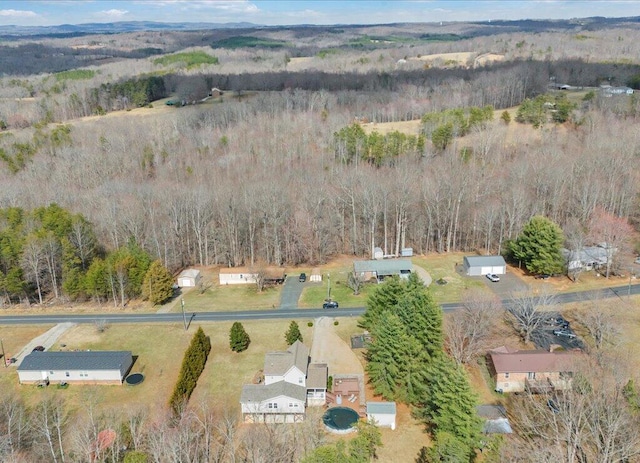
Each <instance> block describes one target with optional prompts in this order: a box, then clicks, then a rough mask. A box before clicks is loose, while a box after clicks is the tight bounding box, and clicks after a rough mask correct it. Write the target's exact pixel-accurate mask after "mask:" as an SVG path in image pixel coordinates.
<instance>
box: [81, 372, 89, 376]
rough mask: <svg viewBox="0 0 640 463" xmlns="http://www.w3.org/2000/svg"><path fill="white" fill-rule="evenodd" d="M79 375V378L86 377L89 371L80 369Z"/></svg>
mask: <svg viewBox="0 0 640 463" xmlns="http://www.w3.org/2000/svg"><path fill="white" fill-rule="evenodd" d="M80 377H81V378H88V377H89V372H87V371H81V372H80Z"/></svg>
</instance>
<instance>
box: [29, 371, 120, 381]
mask: <svg viewBox="0 0 640 463" xmlns="http://www.w3.org/2000/svg"><path fill="white" fill-rule="evenodd" d="M67 373H68V375H69V376H67ZM18 377H19V378H20V382H21V383H23V382H34V381H40V380H42V379H43V378H48V379H49V381H50V382H52V383H59V382H61V381H66V382H68V383H73V382H89V383H91V382H101V381H104V382H122V375H121V373H120V370H94V371H91V370H87V371H77V370H69V371H64V370H49V371H18Z"/></svg>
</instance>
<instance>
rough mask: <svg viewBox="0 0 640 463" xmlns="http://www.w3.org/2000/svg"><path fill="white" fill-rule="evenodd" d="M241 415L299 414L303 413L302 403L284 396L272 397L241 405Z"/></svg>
mask: <svg viewBox="0 0 640 463" xmlns="http://www.w3.org/2000/svg"><path fill="white" fill-rule="evenodd" d="M269 404H271V407H269ZM274 405H276V406H274ZM242 413H245V414H247V413H248V414H251V413H267V414H290V413H291V414H300V413H304V402H302V401H300V400H297V399H293V398H291V397H286V396H279V397H273V398H271V399H268V400H265V401H263V402H260V403H249V404H246V403H243V404H242Z"/></svg>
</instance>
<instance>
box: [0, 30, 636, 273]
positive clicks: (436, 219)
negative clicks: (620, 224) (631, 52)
mask: <svg viewBox="0 0 640 463" xmlns="http://www.w3.org/2000/svg"><path fill="white" fill-rule="evenodd" d="M281 32H282V31H281ZM225 33H226V34H230V32H228V31H227V32H225ZM323 33H326V31H324V32H323ZM349 33H351V34H353V31H352V30H349ZM150 34H158V33H157V32H154V33H150ZM180 34H182V33H180ZM561 34H563V32H550V33H548V35H546V36H545V35H544V34H541V35H540V36H526V37H524V39H521V40H519V41H515V40H514V39H513V38H512V37H511V36H510V35H508V34H506V35H504V36H501V35H498V36H489V37H480V38H478V37H476V38H471V39H466V40H456V41H453V42H451V41H450V42H446V43H445V45H446V46H447V47H449V49H450V50H461V49H465V48H466V49H470V48H473V47H474V46H477V45H478V44H482V43H485V42H478V41H479V40H489V39H490V40H492V43H493V44H494V45H495V44H502V45H503V46H505V47H507V48H508V51H507V54H506V55H505V56H511V57H512V59H510V60H506V61H500V62H496V63H487V64H484V65H482V66H468V65H464V63H462V64H460V65H457V66H453V65H449V64H446V65H444V64H442V63H441V65H438V64H437V62H436V63H435V64H433V65H431V64H430V65H428V66H427V65H425V64H424V62H422V61H420V60H418V61H416V62H414V61H411V60H409V61H407V66H408V68H403V67H402V66H404V65H401V67H398V64H397V63H396V61H395V58H394V55H395V56H397V55H398V53H404V54H406V53H409V52H410V53H412V54H414V55H415V56H420V55H421V53H423V52H425V53H426V52H429V51H443V50H444V49H443V43H441V42H434V43H429V44H421V45H416V44H415V43H412V44H409V45H407V44H403V43H402V42H399V43H397V44H396V45H397V46H396V48H393V47H391V48H389V47H387V46H386V45H385V47H383V48H382V49H380V50H377V51H375V52H369V51H367V50H365V51H360V52H358V51H353V50H352V51H350V52H348V53H346V52H336V53H328V54H325V55H322V57H318V56H316V57H315V58H310V59H314V60H315V61H314V62H315V63H317V64H316V65H310V67H308V68H305V69H300V70H298V71H293V70H289V69H287V62H286V59H285V58H286V55H283V54H282V51H281V50H279V49H277V48H276V49H270V48H266V49H254V48H251V47H249V48H238V49H227V50H221V49H213V48H211V47H208V48H207V47H205V48H200V49H198V50H197V51H196V52H189V51H187V52H185V53H181V54H177V55H168V57H167V58H163V59H157V58H153V57H152V58H145V59H135V60H133V59H130V60H127V61H126V62H127V63H130V64H128V65H127V66H126V67H123V66H122V65H117V66H116V65H115V64H107V65H105V66H104V67H101V68H93V69H88V70H75V71H67V72H65V73H58V74H52V75H42V76H32V77H29V78H28V79H15V78H9V77H7V78H5V84H6V85H5V86H3V92H4V95H5V96H6V98H5V99H4V100H2V104H1V105H0V119H1V120H2V124H3V125H2V126H3V127H5V129H6V130H4V131H3V132H1V133H0V178H1V179H2V181H3V184H4V185H5V188H4V189H3V190H2V192H1V193H0V205H2V206H3V207H5V208H9V207H18V208H22V209H23V210H25V211H30V210H32V209H36V208H40V207H43V206H48V205H49V204H51V203H55V204H58V205H60V206H61V207H63V208H64V209H65V210H68V211H71V213H73V214H82V217H83V218H85V219H86V220H87V222H88V223H90V224H91V226H92V229H93V230H94V232H95V235H96V239H97V242H99V243H100V245H101V246H102V247H103V249H104V250H106V251H107V252H109V251H112V250H117V249H120V248H122V247H123V246H126V245H127V244H128V243H134V244H135V245H136V246H139V247H140V248H141V249H143V250H144V251H145V252H147V253H148V254H149V255H150V256H151V259H156V258H158V259H160V260H161V261H162V263H163V264H164V265H165V266H166V267H168V268H169V269H172V270H176V269H178V268H181V267H184V266H186V265H191V264H201V265H213V264H219V265H225V266H227V265H228V266H239V265H255V264H256V263H258V262H263V263H268V264H274V265H286V264H299V263H312V264H315V263H321V262H325V261H327V259H329V258H331V257H332V256H335V255H338V254H345V253H346V254H352V255H357V256H366V255H368V254H369V253H370V252H371V249H372V247H373V246H381V247H383V249H384V251H385V253H387V254H397V253H399V251H400V249H401V248H403V247H406V246H410V247H413V248H414V249H415V250H416V252H419V253H427V252H434V251H435V252H448V251H454V250H465V251H473V250H478V251H480V252H502V250H503V249H504V244H505V241H507V240H510V239H513V238H515V236H516V235H517V233H518V232H519V231H520V229H521V227H522V226H523V224H524V223H525V222H526V221H527V220H528V219H529V218H530V217H531V216H533V215H536V214H541V215H544V216H546V217H548V218H550V219H551V220H553V221H554V222H556V223H558V224H559V225H560V226H561V227H563V228H567V227H569V228H571V229H572V230H575V232H573V235H575V234H578V235H581V236H584V237H588V236H589V230H588V228H589V224H590V221H591V217H592V215H593V213H594V211H596V210H604V211H606V212H607V213H609V214H612V215H614V216H617V217H623V218H625V219H628V220H629V221H631V222H632V223H635V222H636V221H637V216H638V204H637V195H638V187H637V185H638V182H637V180H638V179H637V172H638V169H637V167H638V166H637V162H638V161H637V148H636V147H637V146H638V134H637V131H636V130H635V129H634V124H633V121H634V120H635V118H636V117H637V114H638V102H637V99H636V98H635V95H632V96H630V97H628V96H620V97H618V96H616V97H614V98H604V96H603V95H601V94H600V92H595V91H591V92H590V96H589V95H585V96H584V98H582V100H580V101H577V102H568V100H563V99H559V95H555V96H554V94H553V93H548V92H549V91H551V90H549V89H550V87H549V85H548V84H549V83H550V82H554V83H563V82H568V83H570V84H571V85H573V86H575V87H576V88H581V87H582V86H592V87H594V88H596V86H597V85H599V84H601V83H603V82H605V83H608V84H612V85H623V84H624V83H626V82H628V81H633V80H634V79H636V78H637V76H638V75H640V71H639V70H638V67H637V65H635V64H633V63H631V62H611V61H608V62H605V61H604V60H600V61H594V60H593V59H589V60H586V59H584V58H583V57H579V56H577V55H579V52H580V50H581V49H582V48H581V47H582V46H583V42H585V41H588V40H591V37H592V36H588V35H584V37H583V36H580V38H576V37H577V35H576V34H575V33H573V32H571V33H567V32H564V34H569V35H568V37H569V40H567V41H566V42H558V43H557V47H556V49H555V50H554V51H553V52H552V55H548V54H541V55H540V56H539V57H540V58H541V59H532V56H529V57H528V59H523V58H525V56H523V55H522V50H523V49H530V48H532V47H533V48H535V49H538V48H542V47H543V46H544V44H545V43H548V42H549V40H552V39H555V38H556V37H557V36H558V35H561ZM590 34H599V35H598V37H599V40H600V42H601V44H600V46H601V47H604V48H607V49H613V48H616V47H617V51H616V53H624V51H625V50H628V49H629V46H631V44H630V43H629V42H628V41H625V40H624V39H622V40H620V39H621V37H620V36H619V35H616V32H614V30H604V31H600V32H590ZM618 34H619V33H618ZM330 35H331V34H330ZM333 35H336V34H333ZM114 37H117V36H114ZM150 37H153V35H150ZM265 37H267V38H269V39H275V38H274V31H267V33H266V35H265ZM279 37H280V36H279ZM593 37H595V35H593ZM156 38H157V37H156ZM69 40H71V39H69ZM74 40H75V39H74ZM122 40H123V42H122V43H123V44H127V45H129V43H128V42H127V40H130V39H126V38H124V39H122ZM265 40H266V39H265ZM279 40H284V38H282V37H281V38H280V39H279ZM301 40H302V39H301ZM305 40H308V38H307V39H305ZM349 40H351V39H349ZM85 41H86V40H85ZM243 43H244V42H243ZM112 45H113V46H114V47H117V46H118V45H119V44H118V43H117V42H116V41H114V43H113V44H112ZM148 45H149V48H154V46H155V43H154V41H153V40H152V41H150V43H149V44H148ZM245 45H246V44H245ZM558 47H560V48H558ZM563 47H564V48H563ZM207 50H208V51H207ZM480 51H482V50H480ZM207 53H209V54H210V55H211V59H210V60H208V61H207V60H206V59H205V60H204V61H203V60H202V57H203V56H205V58H206V56H207V55H206V54H207ZM345 53H346V54H345ZM372 53H374V54H373V55H372ZM558 53H559V54H560V55H562V56H564V58H562V59H549V57H550V56H555V54H558ZM376 54H377V55H379V59H378V60H375V62H374V60H371V58H372V57H373V56H376ZM478 54H479V52H477V53H476V56H477V55H478ZM358 56H359V57H360V58H357V57H358ZM536 56H537V55H536V54H533V58H535V57H536ZM614 56H615V53H614ZM190 58H193V60H194V61H193V62H192V63H191V64H189V59H190ZM196 58H197V60H196ZM361 58H362V59H361ZM345 59H349V60H352V61H351V63H352V66H351V67H352V69H351V70H349V69H347V68H344V63H345V61H344V60H345ZM282 60H284V61H282ZM405 61H406V60H405ZM203 62H204V63H206V62H209V63H210V64H200V63H203ZM230 62H233V63H234V64H233V66H232V65H231V64H229V63H230ZM123 63H124V62H123ZM181 63H182V64H181ZM276 63H279V64H278V65H277V67H275V68H274V67H273V65H274V64H276ZM416 64H417V66H416ZM158 66H160V68H161V69H163V71H162V72H155V73H153V72H151V73H148V71H152V70H153V69H154V68H155V69H160V68H158ZM230 66H232V67H230ZM243 67H244V69H245V71H244V72H243V71H242V69H243ZM265 67H267V68H268V69H265ZM225 69H226V71H225ZM212 87H218V88H221V89H222V90H223V91H224V92H225V98H221V99H217V100H216V99H212V100H211V101H208V102H206V104H199V105H189V106H186V107H182V108H167V107H164V108H153V106H154V105H159V106H164V105H163V104H162V102H156V101H155V100H157V99H158V98H162V97H167V96H171V97H174V96H175V97H177V98H187V97H188V99H189V100H195V99H198V100H200V99H201V98H203V97H206V95H207V93H208V92H209V90H210V89H211V88H212ZM556 92H557V91H556ZM11 95H15V96H20V97H21V96H24V97H26V98H25V99H24V100H22V99H18V100H14V99H13V98H11ZM545 95H546V96H545ZM529 101H531V103H527V102H529ZM523 102H525V103H526V104H525V105H524V106H523V109H522V110H521V111H519V112H518V114H516V113H515V112H513V114H512V115H509V114H507V116H506V118H505V114H504V113H503V110H504V109H505V108H507V109H508V108H513V107H515V106H517V105H518V104H520V103H523ZM578 103H579V104H578ZM527 105H529V106H527ZM146 106H151V107H146ZM139 107H143V108H141V109H136V108H139ZM481 108H483V109H481ZM491 108H493V111H492V110H491ZM527 108H534V109H535V111H534V110H533V109H530V110H528V109H527ZM549 108H555V109H549ZM134 109H135V110H136V111H144V112H145V113H144V114H145V116H140V117H136V116H135V115H134V112H133V111H131V110H134ZM117 110H125V111H124V112H121V113H113V114H111V113H112V112H113V111H117ZM129 111H131V112H129ZM469 111H471V112H469ZM474 111H475V112H474ZM534 112H535V122H532V120H533V119H527V118H528V117H529V118H532V117H533V116H531V114H533V113H534ZM136 114H137V113H136ZM140 114H142V113H140ZM111 116H114V117H111ZM500 116H501V117H500ZM78 118H83V119H78ZM408 120H421V122H420V128H419V130H418V131H417V132H415V134H407V133H401V132H398V131H396V132H395V133H391V134H386V135H382V134H376V133H375V132H374V133H371V134H365V131H364V128H365V126H368V125H370V124H369V123H374V124H375V123H384V122H401V121H408ZM349 128H351V129H349ZM346 130H351V132H352V135H348V136H347V132H345V131H346ZM367 130H370V129H367ZM353 134H355V135H353Z"/></svg>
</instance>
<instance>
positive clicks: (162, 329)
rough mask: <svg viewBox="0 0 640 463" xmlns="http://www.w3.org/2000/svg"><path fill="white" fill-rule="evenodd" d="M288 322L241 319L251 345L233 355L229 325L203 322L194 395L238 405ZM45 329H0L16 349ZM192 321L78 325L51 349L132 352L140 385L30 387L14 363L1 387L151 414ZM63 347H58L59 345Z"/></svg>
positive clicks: (168, 388) (308, 334)
mask: <svg viewBox="0 0 640 463" xmlns="http://www.w3.org/2000/svg"><path fill="white" fill-rule="evenodd" d="M289 322H290V321H289V320H282V321H281V320H279V321H266V322H265V321H253V322H251V321H249V322H245V323H244V327H245V329H246V331H247V332H248V333H249V336H250V337H251V345H250V347H249V349H248V350H247V351H246V352H243V353H241V354H234V353H232V352H231V350H230V349H229V330H230V328H231V323H210V324H205V325H202V328H203V330H204V332H205V333H206V334H207V335H208V336H209V337H210V338H211V344H212V350H211V354H210V357H209V360H208V361H207V366H206V368H205V371H204V372H203V374H202V376H201V378H200V380H199V382H198V386H197V388H196V391H195V392H194V398H193V399H192V402H191V403H197V402H196V401H197V400H199V398H204V397H208V398H209V399H210V400H211V401H212V402H214V403H223V402H225V403H228V404H230V407H231V408H232V409H239V399H240V392H241V389H242V385H243V384H244V383H246V382H249V381H251V379H252V378H253V376H254V374H255V373H256V372H257V371H258V370H259V369H261V368H262V364H263V362H264V354H265V352H269V351H274V350H283V349H286V347H287V346H286V343H285V340H284V334H285V332H286V330H287V328H288V326H289ZM298 323H299V325H300V331H301V332H302V335H303V338H304V342H305V344H307V345H308V346H310V345H311V341H312V336H313V331H312V330H313V328H310V327H308V326H307V320H306V319H301V320H298ZM47 328H48V327H46V328H40V327H38V328H33V327H18V328H12V329H11V331H12V332H15V334H11V335H9V334H7V331H8V329H6V328H2V329H0V335H2V336H5V337H4V338H3V340H4V339H6V343H5V344H6V347H5V349H6V348H7V346H8V347H9V348H11V349H17V348H18V347H21V346H22V345H23V344H24V343H26V342H27V341H28V340H29V339H31V338H32V337H34V336H37V335H39V334H41V333H42V332H44V331H45V330H46V329H47ZM196 329H197V325H194V326H192V327H191V328H190V329H189V331H188V332H185V331H184V329H183V328H182V326H181V325H179V324H177V325H149V326H142V325H112V326H109V327H108V329H107V330H106V331H105V332H103V333H98V332H97V330H96V329H95V327H94V326H92V325H78V326H76V327H74V328H72V329H71V330H69V331H68V332H67V333H65V334H64V335H63V336H62V337H61V338H60V339H59V341H58V342H57V343H56V344H55V345H54V346H53V347H52V349H51V350H61V349H64V350H73V349H80V350H84V349H91V350H131V351H132V352H133V355H134V357H136V360H135V363H134V366H133V368H132V370H131V372H140V373H143V374H144V375H145V380H144V382H143V383H142V384H140V385H138V386H135V387H131V386H126V385H123V386H92V385H82V386H81V385H73V384H72V385H71V386H70V387H69V388H68V389H57V388H56V387H55V386H54V385H51V386H50V387H49V388H47V389H38V388H36V387H35V386H32V385H24V386H21V385H19V384H18V374H17V371H16V369H15V368H14V367H10V368H2V369H0V370H1V371H0V387H2V390H3V392H7V391H10V390H16V391H17V392H18V393H19V394H20V395H21V396H22V397H23V398H24V399H25V400H26V401H27V403H30V404H34V403H37V402H38V401H39V400H40V399H41V398H42V397H43V395H44V394H55V395H59V396H62V397H64V399H65V400H66V401H67V402H68V403H69V404H70V406H71V408H72V409H74V410H77V409H80V408H82V406H83V403H84V402H86V401H87V400H89V399H90V400H92V401H95V403H97V404H98V405H99V407H100V408H101V409H104V410H108V409H114V410H115V409H121V408H122V406H123V404H127V405H129V406H131V407H134V408H135V407H144V408H148V409H149V410H150V411H152V412H154V413H158V414H160V413H162V412H163V407H164V405H165V404H167V403H168V401H169V397H170V395H171V392H172V390H173V387H174V384H175V381H176V379H177V377H178V372H179V370H180V366H181V364H182V358H183V354H184V351H185V350H186V348H187V346H188V345H189V342H190V341H191V338H192V336H193V334H194V333H195V330H196ZM62 344H65V345H66V347H65V348H62V347H61V345H62Z"/></svg>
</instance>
